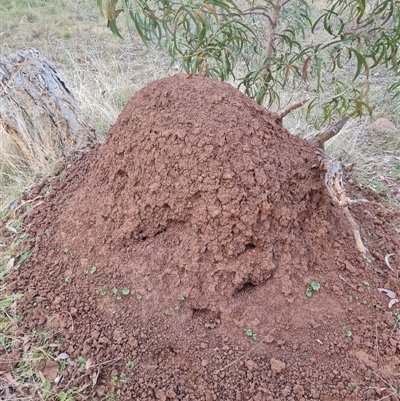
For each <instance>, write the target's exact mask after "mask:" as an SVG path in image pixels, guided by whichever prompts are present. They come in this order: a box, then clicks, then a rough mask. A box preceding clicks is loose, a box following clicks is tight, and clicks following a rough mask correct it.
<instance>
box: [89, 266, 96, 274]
mask: <svg viewBox="0 0 400 401" xmlns="http://www.w3.org/2000/svg"><path fill="white" fill-rule="evenodd" d="M96 271H97V267H96V266H92V267H91V268H90V271H89V273H90V274H94V273H96Z"/></svg>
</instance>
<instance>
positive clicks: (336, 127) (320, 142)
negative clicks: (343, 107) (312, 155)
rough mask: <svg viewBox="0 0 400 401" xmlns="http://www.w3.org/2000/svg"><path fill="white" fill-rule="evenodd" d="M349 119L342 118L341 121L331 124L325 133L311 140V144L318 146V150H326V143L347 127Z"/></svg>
mask: <svg viewBox="0 0 400 401" xmlns="http://www.w3.org/2000/svg"><path fill="white" fill-rule="evenodd" d="M348 119H349V117H347V116H345V117H342V118H341V119H340V120H339V121H336V122H334V123H333V124H331V125H330V126H329V127H328V128H327V129H326V130H325V131H323V132H320V133H319V134H317V135H315V137H314V138H312V139H310V140H309V142H310V143H311V144H312V145H314V146H317V147H318V148H321V149H324V143H325V142H326V141H328V140H329V139H331V138H333V137H334V136H335V135H337V134H338V133H339V132H340V130H341V129H342V128H343V127H344V126H345V124H346V123H347V121H348Z"/></svg>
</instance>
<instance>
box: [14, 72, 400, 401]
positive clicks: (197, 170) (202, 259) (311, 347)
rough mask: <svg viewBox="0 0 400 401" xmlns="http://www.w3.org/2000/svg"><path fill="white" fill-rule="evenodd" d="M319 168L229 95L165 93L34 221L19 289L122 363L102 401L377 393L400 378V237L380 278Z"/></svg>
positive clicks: (178, 82)
mask: <svg viewBox="0 0 400 401" xmlns="http://www.w3.org/2000/svg"><path fill="white" fill-rule="evenodd" d="M317 164H318V162H317V158H316V154H315V152H314V148H313V147H312V146H311V145H310V144H309V143H307V142H305V141H303V140H301V139H299V138H297V137H294V136H291V135H290V134H289V133H288V132H287V131H286V130H285V129H284V128H282V125H281V122H280V121H279V119H278V117H277V116H276V115H274V114H271V113H270V112H268V111H267V110H265V109H264V108H262V107H260V106H258V105H257V104H255V103H254V102H253V101H251V100H250V99H248V98H247V97H245V96H244V95H242V94H241V93H240V92H239V91H237V90H235V89H233V88H232V87H231V86H229V85H227V84H224V83H219V82H215V81H212V80H210V79H208V78H203V77H189V76H186V75H180V76H175V77H172V78H168V79H164V80H161V81H157V82H154V83H152V84H150V85H148V86H147V87H146V88H144V89H142V90H141V91H139V92H138V93H137V94H136V95H135V96H134V97H133V98H132V99H131V101H130V102H129V103H128V105H127V106H126V107H125V109H124V110H123V112H122V113H121V115H120V117H119V119H118V121H117V123H116V124H115V125H114V126H113V127H112V128H111V131H110V135H109V137H108V139H107V141H106V143H105V144H103V145H99V146H96V147H94V148H92V149H91V150H90V152H88V153H86V154H84V155H82V156H80V157H79V158H78V159H76V160H74V161H73V162H71V164H69V165H66V166H65V168H64V170H63V173H62V174H63V176H62V177H61V176H60V177H59V179H57V180H56V179H54V180H53V181H52V189H53V191H52V193H51V194H50V195H49V196H47V198H46V200H45V202H44V203H43V205H41V206H40V207H38V208H36V209H33V211H32V212H31V214H30V222H31V227H30V230H31V233H32V234H31V235H34V236H35V251H34V254H33V255H32V257H31V259H30V260H29V262H28V264H27V266H26V267H25V268H24V270H23V272H21V274H19V275H15V276H14V278H13V279H14V283H13V284H12V288H13V289H20V290H23V291H26V289H27V288H29V292H28V297H27V299H26V301H25V304H23V306H24V308H27V307H28V306H30V307H31V308H32V320H31V323H30V324H29V325H28V327H27V328H29V329H31V328H32V327H35V326H37V325H46V324H47V325H50V326H51V327H52V328H53V331H57V330H58V331H59V333H60V335H61V337H62V339H63V346H64V348H65V351H66V352H67V353H69V354H70V355H73V356H74V357H75V358H77V357H78V356H83V357H84V358H86V359H89V358H90V359H91V361H92V364H93V365H95V364H101V363H103V362H107V361H110V360H112V362H110V363H108V362H107V363H105V364H104V365H102V367H101V374H100V376H99V383H100V385H97V386H95V387H94V389H93V394H92V399H94V400H95V399H99V400H100V399H104V395H105V394H107V393H111V392H113V391H116V390H117V389H119V390H121V395H120V398H119V399H121V400H154V399H160V400H207V401H208V400H286V399H287V400H308V399H316V400H323V399H326V400H334V399H351V398H354V399H357V398H358V397H360V398H362V397H363V396H364V395H366V394H367V395H368V396H371V397H375V395H376V394H378V393H376V392H375V390H374V388H372V389H371V388H367V382H369V383H372V384H373V383H374V382H377V380H378V378H377V377H376V376H374V375H373V374H372V373H371V370H373V369H379V368H381V370H380V371H379V372H380V375H386V376H385V377H387V378H388V377H389V376H390V377H392V376H393V375H394V371H395V370H396V368H397V367H398V364H399V363H400V359H399V357H398V353H399V349H400V342H399V335H398V332H397V331H391V330H390V325H391V324H392V323H393V322H394V321H395V317H393V316H390V315H389V314H388V313H387V312H385V311H387V310H388V309H387V299H386V298H385V297H384V296H383V295H381V294H379V293H378V292H377V290H376V288H377V287H378V286H380V287H383V286H385V285H386V286H391V289H392V290H394V291H395V290H396V289H395V288H393V285H394V284H396V285H397V284H398V282H397V281H395V280H394V278H393V276H392V275H391V274H386V275H384V276H380V275H378V274H376V272H375V271H374V270H373V268H375V269H376V268H379V269H380V270H386V272H389V273H391V272H390V271H388V269H387V268H386V269H385V266H386V265H385V263H384V256H385V254H386V253H394V252H398V249H399V239H398V234H396V231H395V230H396V228H395V227H394V226H390V225H389V224H386V223H385V221H384V219H383V218H382V217H380V218H379V217H374V216H370V218H369V220H370V221H373V220H374V219H375V220H376V225H375V226H374V223H371V224H372V226H371V227H372V228H370V229H368V232H365V231H363V232H362V234H363V235H364V236H366V235H367V233H368V234H370V237H369V238H368V240H369V244H368V246H369V248H370V250H371V251H373V252H375V253H374V254H373V255H374V256H375V259H376V260H375V261H374V262H373V263H372V264H371V265H367V264H366V263H365V262H364V260H363V258H362V257H361V255H360V254H359V253H358V251H357V248H356V245H355V240H354V236H353V232H352V229H351V226H350V224H349V222H348V221H347V219H346V218H345V216H344V214H343V213H342V211H341V209H340V207H339V206H338V205H336V204H333V202H332V201H331V199H330V197H329V195H328V193H327V191H326V188H325V186H324V183H323V182H324V180H323V176H322V175H321V172H320V171H319V169H318V168H317ZM376 206H377V203H376V202H375V201H373V202H369V203H368V204H360V205H356V206H355V207H354V208H353V210H354V213H356V215H357V216H363V213H369V212H368V210H371V211H374V212H373V213H375V209H376ZM375 220H374V222H375ZM366 224H367V223H365V225H366ZM377 232H378V233H379V234H376V233H377ZM377 235H379V237H380V238H379V240H377V238H376V236H377ZM383 239H384V240H385V242H384V244H383V243H382V242H379V241H382V240H383ZM375 248H376V250H375V251H374V249H375ZM396 258H398V256H394V257H392V259H391V260H392V263H393V262H394V261H395V260H396ZM397 260H398V259H397ZM93 266H95V268H94V267H93ZM344 280H346V281H347V283H346V282H345V281H344ZM313 281H315V282H318V283H319V284H320V285H321V289H320V290H319V291H316V292H314V294H313V296H312V297H310V298H307V297H306V296H305V290H306V288H307V286H309V285H310V283H311V282H313ZM366 283H367V284H366ZM123 289H129V290H130V293H129V295H126V293H127V291H124V293H125V294H124V293H123V292H122V290H123ZM378 321H381V323H382V325H380V323H377V322H378ZM344 325H346V329H345V326H344ZM272 330H274V331H273V332H272V333H271V331H272ZM350 332H351V333H350ZM378 332H379V333H378ZM254 333H255V335H254V336H253V334H254ZM349 333H350V334H349ZM384 335H385V336H386V337H380V336H384ZM389 336H390V339H389ZM256 337H257V338H256ZM379 341H380V342H379ZM379 346H380V347H381V348H380V349H378V348H379ZM252 347H254V349H252ZM396 347H397V348H396ZM249 351H250V352H249ZM128 361H134V364H135V366H134V368H133V369H129V368H128V367H127V366H126V363H127V362H128ZM128 365H129V364H128ZM89 373H90V370H89ZM121 373H122V374H125V375H126V377H124V376H123V377H124V380H118V381H117V382H116V383H111V381H110V380H111V377H112V376H116V375H120V374H121ZM69 374H71V373H68V372H67V373H65V375H67V376H68V375H69ZM65 380H67V378H66V379H65ZM397 380H398V378H397ZM113 381H115V379H114V380H113ZM350 383H356V389H354V388H353V385H350V386H349V384H350ZM371 399H372V398H371Z"/></svg>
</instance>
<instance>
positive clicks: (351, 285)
mask: <svg viewBox="0 0 400 401" xmlns="http://www.w3.org/2000/svg"><path fill="white" fill-rule="evenodd" d="M339 278H340V279H341V280H343V281H344V282H345V283H346V284H347V285H349V286H350V287H351V288H352V289H353V290H355V291H357V290H356V288H355V287H354V286H353V284H351V283H349V282H348V281H347V280H346V279H345V278H343V277H342V276H341V275H340V274H339Z"/></svg>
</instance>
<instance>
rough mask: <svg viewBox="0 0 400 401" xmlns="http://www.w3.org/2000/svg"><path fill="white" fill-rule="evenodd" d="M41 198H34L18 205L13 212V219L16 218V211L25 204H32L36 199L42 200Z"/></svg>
mask: <svg viewBox="0 0 400 401" xmlns="http://www.w3.org/2000/svg"><path fill="white" fill-rule="evenodd" d="M42 198H43V196H36V197H35V198H33V199H29V200H27V201H22V202H23V203H21V204H20V205H18V206H17V207H16V208H15V209H14V210H13V213H14V217H15V216H16V212H17V210H18V209H20V208H21V207H22V206H25V205H26V204H27V203H32V202H35V201H37V200H38V199H42Z"/></svg>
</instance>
